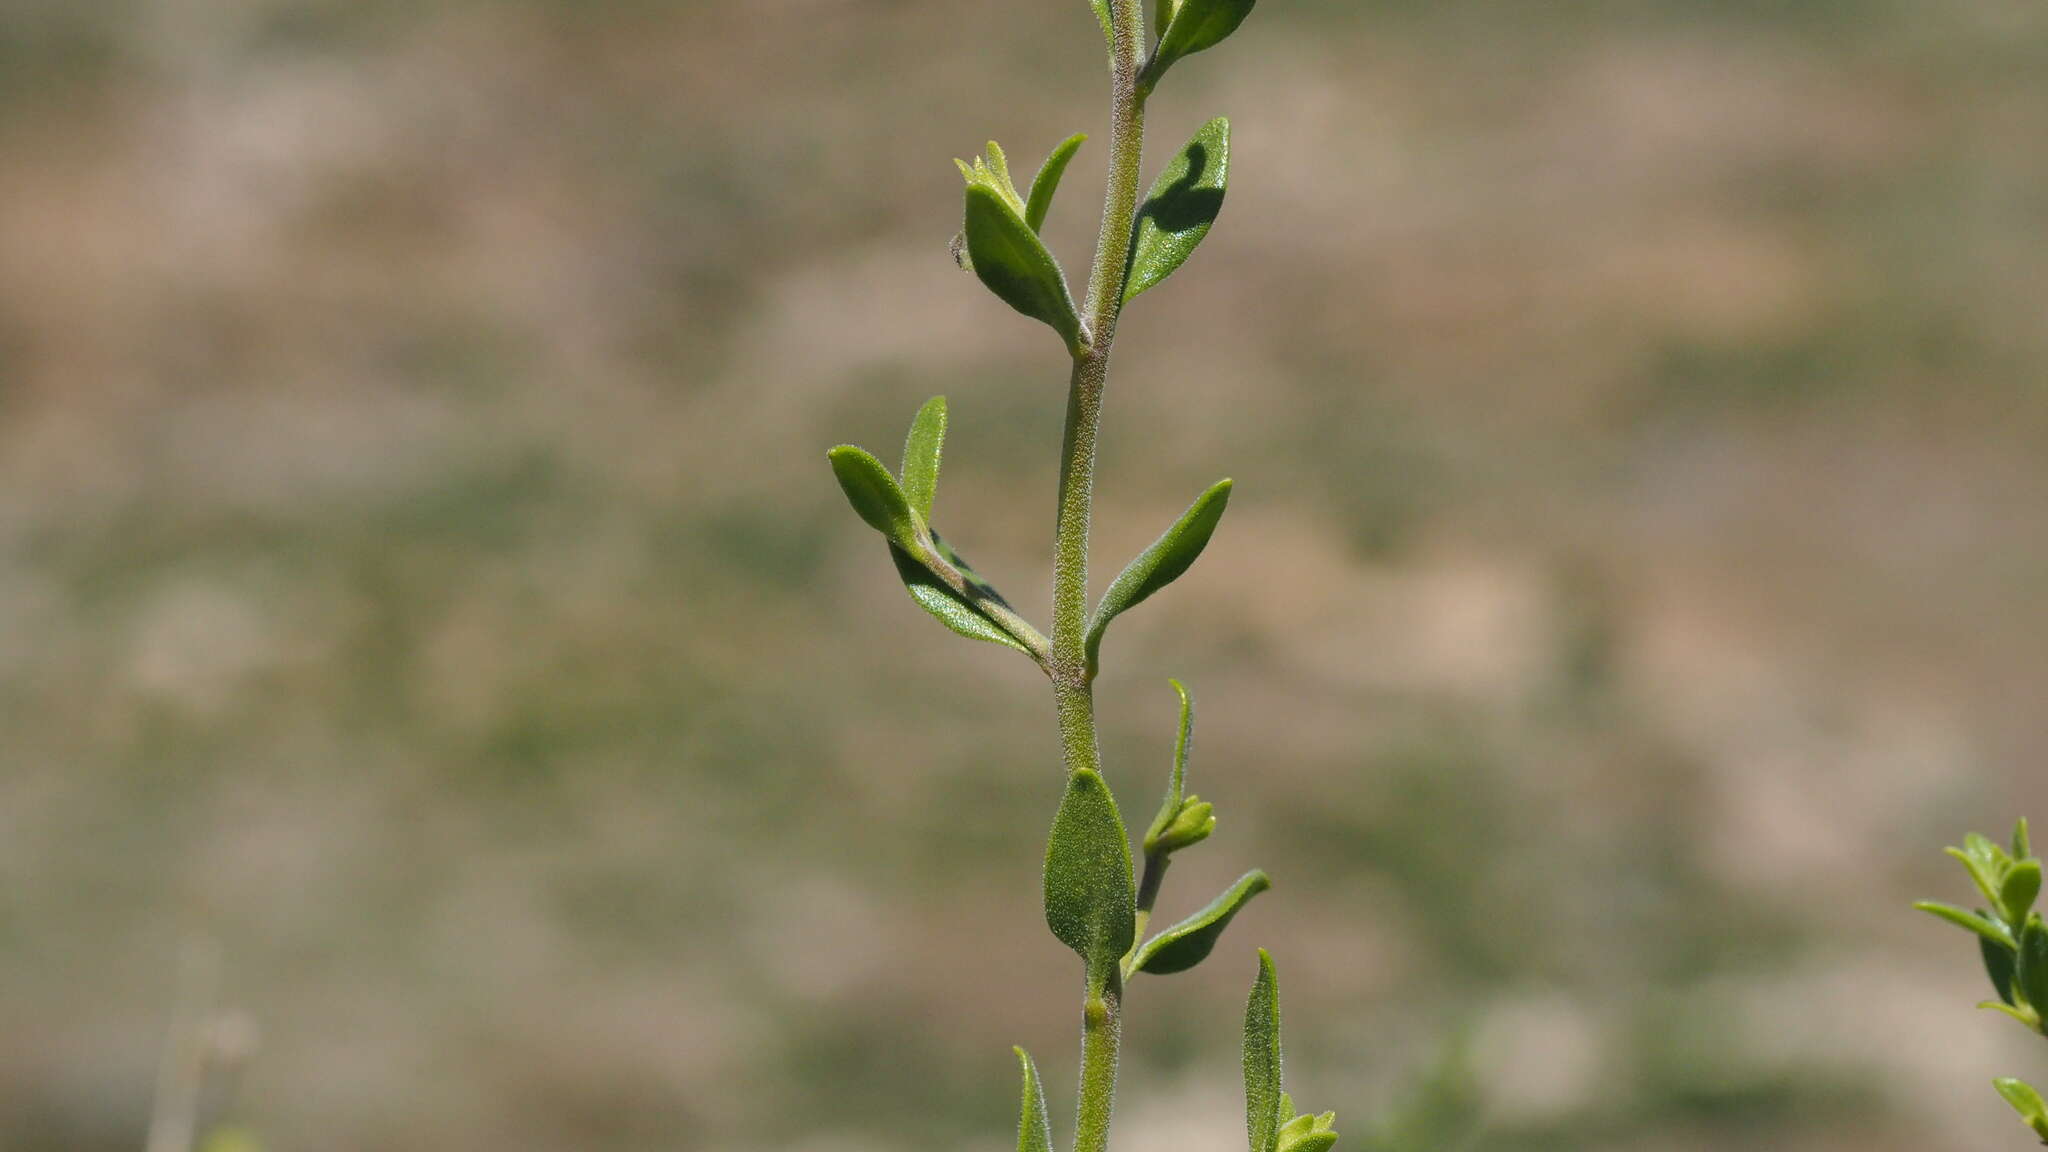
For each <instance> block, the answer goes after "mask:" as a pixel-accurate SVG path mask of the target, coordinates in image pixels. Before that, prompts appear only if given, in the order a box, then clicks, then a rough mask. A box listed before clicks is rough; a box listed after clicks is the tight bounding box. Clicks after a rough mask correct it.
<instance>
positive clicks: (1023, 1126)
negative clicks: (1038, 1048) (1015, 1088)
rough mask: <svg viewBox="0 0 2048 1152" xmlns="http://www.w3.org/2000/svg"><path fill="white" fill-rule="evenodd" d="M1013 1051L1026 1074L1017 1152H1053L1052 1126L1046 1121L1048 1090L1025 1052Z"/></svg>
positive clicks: (1018, 1121)
mask: <svg viewBox="0 0 2048 1152" xmlns="http://www.w3.org/2000/svg"><path fill="white" fill-rule="evenodd" d="M1011 1051H1012V1052H1015V1053H1016V1054H1017V1064H1018V1066H1019V1067H1020V1068H1022V1069H1023V1073H1024V1089H1023V1097H1024V1099H1023V1102H1022V1103H1021V1104H1020V1105H1019V1106H1018V1116H1017V1152H1052V1125H1051V1123H1049V1122H1048V1121H1047V1119H1046V1114H1045V1088H1044V1086H1043V1085H1041V1084H1040V1083H1039V1082H1038V1066H1037V1065H1035V1064H1033V1063H1032V1062H1031V1054H1030V1053H1029V1052H1026V1051H1024V1050H1023V1049H1022V1048H1012V1049H1011Z"/></svg>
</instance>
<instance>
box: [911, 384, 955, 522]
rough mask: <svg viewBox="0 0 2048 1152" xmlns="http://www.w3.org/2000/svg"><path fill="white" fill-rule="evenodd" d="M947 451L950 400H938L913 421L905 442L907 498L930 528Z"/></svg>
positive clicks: (935, 397)
mask: <svg viewBox="0 0 2048 1152" xmlns="http://www.w3.org/2000/svg"><path fill="white" fill-rule="evenodd" d="M945 447H946V398H945V397H944V396H934V397H932V398H931V399H929V400H927V401H925V402H924V407H922V408H919V409H918V410H917V416H916V417H915V418H913V419H912V420H911V421H910V435H909V436H908V437H907V438H905V439H904V441H903V496H904V499H906V500H908V501H909V502H910V506H911V507H912V508H915V509H917V514H918V515H919V516H921V517H923V518H924V522H925V523H927V524H929V523H931V521H932V501H933V500H934V499H936V498H937V497H938V494H939V456H940V454H941V453H942V452H944V450H945Z"/></svg>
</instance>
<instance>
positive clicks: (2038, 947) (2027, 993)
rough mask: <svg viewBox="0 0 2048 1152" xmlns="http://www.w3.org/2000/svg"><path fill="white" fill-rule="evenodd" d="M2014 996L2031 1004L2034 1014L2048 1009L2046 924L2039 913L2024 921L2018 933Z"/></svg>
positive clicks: (2047, 942) (2047, 937) (2047, 934)
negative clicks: (2017, 962) (2024, 924)
mask: <svg viewBox="0 0 2048 1152" xmlns="http://www.w3.org/2000/svg"><path fill="white" fill-rule="evenodd" d="M2013 990H2014V991H2015V992H2016V993H2018V996H2017V999H2019V1000H2020V1001H2022V1002H2024V1003H2026V1004H2028V1005H2030V1006H2032V1007H2033V1009H2034V1011H2035V1013H2036V1015H2039V1014H2040V1013H2042V1012H2048V925H2044V924H2042V922H2041V918H2040V917H2039V916H2035V917H2032V918H2031V919H2029V920H2028V921H2027V927H2026V929H2025V930H2024V931H2022V932H2021V933H2020V947H2019V964H2018V966H2017V968H2016V969H2015V971H2014V974H2013Z"/></svg>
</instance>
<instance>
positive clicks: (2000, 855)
mask: <svg viewBox="0 0 2048 1152" xmlns="http://www.w3.org/2000/svg"><path fill="white" fill-rule="evenodd" d="M1947 852H1948V854H1949V855H1950V856H1953V857H1955V858H1956V859H1957V860H1959V861H1961V862H1962V865H1963V868H1964V869H1965V870H1966V871H1968V872H1969V874H1970V880H1971V882H1972V883H1974V884H1975V885H1976V886H1977V891H1978V892H1979V893H1980V894H1981V895H1982V896H1983V897H1984V903H1985V904H1986V905H1987V907H1980V908H1977V909H1975V910H1971V909H1968V908H1958V907H1956V906H1955V905H1953V904H1943V903H1940V902H1938V901H1934V900H1922V901H1920V902H1919V903H1917V904H1914V905H1913V907H1915V908H1918V909H1920V910H1921V911H1922V912H1926V913H1929V914H1931V915H1934V916H1938V917H1940V918H1941V919H1943V920H1946V921H1948V922H1949V923H1951V924H1954V925H1956V926H1957V927H1959V928H1962V929H1964V930H1966V931H1968V932H1971V933H1974V934H1975V935H1976V937H1977V948H1978V952H1979V954H1980V955H1981V956H1982V957H1983V960H1984V971H1985V974H1986V975H1988V976H1990V977H1991V987H1992V989H1993V990H1994V991H1995V992H1997V993H1998V999H1996V1000H1986V1001H1984V1002H1983V1003H1981V1004H1979V1005H1978V1007H1980V1008H1990V1009H1993V1010H1995V1011H1999V1012H2003V1013H2005V1014H2006V1015H2008V1016H2010V1017H2012V1018H2013V1019H2015V1020H2017V1021H2019V1022H2020V1023H2021V1024H2022V1025H2025V1026H2026V1028H2027V1030H2028V1031H2030V1032H2033V1033H2036V1034H2037V1035H2043V1036H2048V924H2044V923H2043V921H2042V919H2041V913H2040V912H2038V911H2036V910H2035V909H2034V902H2035V900H2037V899H2038V898H2039V897H2040V895H2041V861H2040V858H2039V857H2037V856H2035V855H2034V851H2033V844H2032V842H2031V840H2030V838H2029V837H2028V835H2027V822H2026V821H2025V820H2021V821H2020V822H2019V825H2018V826H2017V827H2016V828H2014V829H2013V833H2012V847H2011V849H2010V850H2007V849H2006V848H2004V847H2002V846H2001V845H1999V844H1998V843H1997V842H1996V841H1994V840H1992V839H1991V838H1989V837H1987V836H1981V835H1978V834H1977V833H1975V832H1972V833H1970V834H1969V835H1968V836H1966V837H1964V838H1963V846H1962V847H1961V848H1949V849H1947ZM1993 1084H1994V1086H1995V1087H1996V1088H1997V1089H1998V1094H1999V1095H2000V1096H2003V1097H2005V1099H2006V1102H2007V1103H2009V1104H2011V1105H2012V1106H2013V1109H2014V1110H2015V1111H2017V1112H2018V1113H2019V1114H2020V1119H2021V1120H2022V1121H2024V1122H2025V1123H2026V1125H2027V1127H2029V1128H2031V1129H2033V1130H2034V1134H2035V1135H2037V1136H2039V1137H2040V1138H2041V1143H2043V1144H2048V1101H2043V1099H2042V1097H2041V1093H2040V1092H2038V1091H2036V1090H2035V1089H2034V1087H2033V1086H2032V1085H2030V1084H2027V1083H2025V1082H2024V1081H2021V1080H2015V1079H2010V1078H2002V1079H1999V1080H1996V1081H1994V1082H1993Z"/></svg>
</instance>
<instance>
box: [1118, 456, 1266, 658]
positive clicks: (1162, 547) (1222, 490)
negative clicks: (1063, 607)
mask: <svg viewBox="0 0 2048 1152" xmlns="http://www.w3.org/2000/svg"><path fill="white" fill-rule="evenodd" d="M1229 503H1230V481H1228V480H1219V481H1217V482H1216V484H1215V485H1214V486H1213V487H1211V488H1210V489H1209V490H1208V491H1207V492H1204V493H1202V494H1201V496H1199V497H1197V498H1196V499H1195V502H1194V503H1193V504H1191V505H1189V506H1188V510H1187V511H1186V512H1183V513H1181V517H1180V519H1179V520H1176V521H1174V524H1173V527H1171V528H1168V529H1167V530H1166V532H1165V533H1164V534H1163V535H1161V536H1160V537H1159V539H1157V540H1154V541H1153V542H1152V546H1151V547H1149V548H1147V549H1145V550H1144V551H1143V552H1140V553H1139V554H1138V558H1137V559H1135V560H1133V561H1131V563H1130V565H1129V566H1128V567H1126V568H1125V569H1124V570H1123V572H1122V573H1121V574H1120V575H1118V576H1117V578H1116V579H1115V580H1114V581H1112V582H1111V583H1110V585H1109V591H1107V592H1104V593H1103V594H1102V602H1101V603H1100V604H1097V605H1096V606H1095V617H1094V619H1093V620H1091V621H1089V623H1088V642H1087V652H1088V674H1089V675H1090V676H1093V675H1094V674H1095V669H1096V667H1097V665H1098V664H1099V662H1100V655H1101V649H1102V633H1103V631H1104V630H1105V629H1107V628H1108V627H1109V622H1110V621H1111V620H1114V619H1116V618H1117V617H1118V616H1119V615H1121V614H1122V613H1124V612H1125V611H1127V610H1129V609H1130V608H1131V607H1132V606H1133V605H1136V604H1138V603H1139V602H1141V601H1143V600H1144V599H1145V597H1147V596H1150V595H1152V594H1153V593H1154V592H1157V591H1159V590H1160V589H1161V588H1164V587H1166V586H1167V585H1168V584H1171V583H1173V582H1174V581H1175V580H1178V579H1179V578H1180V575H1181V573H1183V572H1186V571H1187V570H1188V566H1189V565H1191V564H1193V563H1194V562H1195V557H1197V556H1200V555H1201V554H1202V549H1204V548H1206V547H1208V545H1209V537H1210V536H1212V535H1214V534H1215V532H1216V522H1217V521H1218V520H1221V519H1222V518H1223V509H1224V507H1225V506H1226V505H1228V504H1229Z"/></svg>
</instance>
